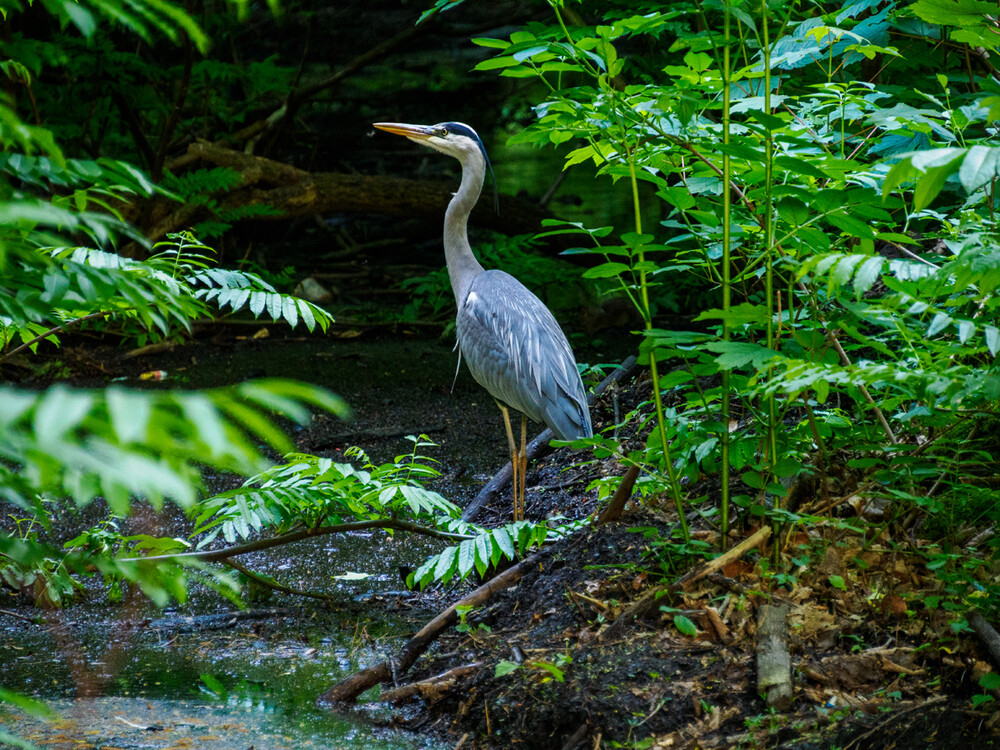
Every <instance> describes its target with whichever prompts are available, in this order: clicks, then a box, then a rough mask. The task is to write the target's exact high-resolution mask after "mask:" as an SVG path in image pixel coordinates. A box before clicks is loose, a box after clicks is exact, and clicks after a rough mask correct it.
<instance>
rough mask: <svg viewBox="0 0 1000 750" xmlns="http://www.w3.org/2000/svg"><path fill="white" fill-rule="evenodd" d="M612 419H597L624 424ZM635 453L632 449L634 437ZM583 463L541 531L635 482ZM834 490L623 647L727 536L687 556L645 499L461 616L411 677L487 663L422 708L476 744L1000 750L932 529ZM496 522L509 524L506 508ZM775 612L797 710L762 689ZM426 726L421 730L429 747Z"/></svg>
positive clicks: (539, 472)
mask: <svg viewBox="0 0 1000 750" xmlns="http://www.w3.org/2000/svg"><path fill="white" fill-rule="evenodd" d="M646 392H648V381H647V382H642V380H640V381H639V382H638V383H635V384H633V385H632V386H631V387H630V388H628V389H627V390H626V391H625V392H622V393H620V394H619V396H618V398H619V400H620V402H621V403H622V404H625V405H626V406H631V405H632V403H633V402H636V401H640V400H641V399H642V395H643V394H644V393H646ZM602 408H604V409H607V406H606V405H605V406H604V407H599V408H598V409H597V410H596V411H595V419H596V421H597V422H603V421H604V419H603V418H605V417H608V416H609V415H608V414H602V413H601V409H602ZM619 437H620V439H621V440H622V445H623V447H627V446H628V445H629V443H630V442H632V441H635V440H636V439H637V438H636V437H635V436H634V435H627V434H623V435H620V436H619ZM623 452H624V451H623ZM567 463H569V458H568V457H567V456H566V455H565V454H562V453H560V452H557V453H556V454H554V455H552V456H551V457H549V458H548V459H546V460H544V461H542V462H540V463H539V464H538V465H536V466H535V467H534V468H533V469H529V474H528V486H529V493H528V512H529V515H534V516H535V517H536V518H538V517H543V516H545V515H550V514H559V515H572V516H578V517H579V516H582V515H585V514H587V513H591V512H593V511H594V510H595V508H597V503H596V498H595V494H596V493H595V492H594V491H593V490H591V491H589V492H586V493H584V492H583V488H584V487H585V486H586V484H587V482H589V481H593V480H594V479H595V478H597V477H599V476H602V475H603V476H615V475H621V474H622V473H624V470H625V469H624V467H623V466H622V465H620V464H618V463H617V461H616V460H615V459H613V458H609V459H605V460H601V461H596V462H593V463H591V464H589V465H585V466H581V465H576V466H572V467H570V468H569V469H566V470H561V469H562V467H563V466H565V465H566V464H567ZM830 474H831V475H836V476H837V477H838V481H839V482H840V485H839V486H836V487H834V488H833V489H834V490H836V491H833V492H832V495H833V496H834V497H845V498H850V499H851V500H852V501H853V502H848V500H844V501H842V502H840V503H837V504H834V505H832V507H829V506H826V507H824V512H823V515H813V516H809V517H808V520H801V519H800V520H799V521H798V522H797V523H794V524H792V525H787V526H782V527H781V531H780V533H779V535H778V538H779V539H780V540H781V549H780V553H779V554H777V556H776V555H775V552H774V549H773V546H772V543H771V542H772V539H773V537H772V539H769V540H767V541H766V542H765V543H763V544H762V545H760V546H759V547H758V548H756V549H753V550H751V551H750V552H748V553H747V554H745V555H743V556H742V558H738V559H735V560H734V561H732V562H730V563H728V564H727V565H726V566H724V567H722V568H721V569H720V570H719V571H717V572H716V573H713V574H712V575H709V576H707V577H705V578H704V579H702V580H701V581H700V582H699V583H698V584H696V585H695V586H694V587H693V588H692V589H691V590H690V591H688V592H686V593H683V594H680V595H674V594H667V595H665V596H662V597H660V598H658V599H656V601H655V605H654V606H653V607H652V611H651V613H649V614H647V615H646V616H645V617H640V618H639V619H637V620H636V621H634V622H631V623H630V624H629V625H628V626H627V627H625V628H623V629H619V630H617V632H616V631H609V628H611V627H612V625H613V624H614V623H615V622H616V620H618V618H619V617H621V616H622V615H623V613H625V612H626V611H627V610H628V609H629V607H630V605H633V604H634V603H636V602H638V601H639V600H641V599H642V598H643V597H644V596H646V595H649V594H650V592H652V591H654V590H656V589H660V588H663V587H664V586H663V585H664V583H670V582H672V581H675V580H676V579H677V578H678V577H680V576H681V575H683V574H684V573H685V572H686V571H688V570H690V569H691V568H693V567H695V566H697V565H699V564H702V563H703V562H704V560H705V559H706V558H708V557H711V555H710V554H708V553H709V552H710V551H711V550H713V549H717V547H718V537H717V534H716V532H715V531H713V530H712V528H711V525H710V524H709V523H707V522H706V521H705V520H704V519H703V518H702V517H699V515H697V514H691V521H692V524H691V525H692V529H691V531H692V541H691V542H689V543H687V544H683V543H681V541H680V540H679V539H678V538H677V537H676V534H677V528H678V524H677V517H676V511H675V509H674V506H673V504H672V502H671V501H670V498H669V497H667V496H666V494H665V493H661V494H660V495H657V494H651V495H649V496H647V497H646V498H645V499H641V500H639V499H638V495H636V497H634V498H633V500H632V501H630V503H629V505H628V506H627V508H626V512H625V514H624V516H623V517H622V519H621V520H620V521H618V522H614V523H610V524H606V525H604V526H600V527H594V528H591V529H589V530H588V531H585V532H582V533H580V534H578V535H577V536H575V537H572V538H569V539H567V540H564V541H562V542H559V543H558V544H554V545H551V546H549V547H547V548H546V549H545V550H544V551H543V552H541V553H539V556H538V565H537V567H536V568H534V569H533V570H532V571H531V572H530V573H529V574H528V575H526V576H525V577H524V578H523V579H522V580H521V581H520V583H519V584H518V585H517V586H516V587H514V588H512V589H508V590H506V591H502V592H500V593H498V594H496V595H494V597H493V598H492V599H491V600H490V601H489V602H488V603H487V604H486V605H484V606H483V607H482V608H481V609H478V610H473V611H471V612H466V613H463V617H462V622H461V624H460V625H459V626H458V628H457V629H456V630H453V631H451V632H450V634H448V635H446V636H445V637H443V638H442V639H441V640H440V641H439V643H438V644H437V645H436V647H435V648H434V649H433V650H432V651H431V652H430V653H429V654H428V655H426V656H425V657H424V658H423V659H422V660H421V661H420V662H418V664H417V668H416V670H415V671H414V672H413V673H412V674H410V675H408V676H407V678H406V679H405V680H402V681H405V682H409V681H417V680H422V679H425V678H426V677H429V676H432V675H438V674H440V673H442V672H445V671H446V670H449V669H452V668H455V667H460V666H463V665H468V664H478V665H479V666H478V668H477V669H475V670H474V671H473V672H472V674H471V675H468V676H466V677H462V678H459V680H458V681H457V682H456V683H454V684H452V685H451V686H450V687H449V688H445V689H443V690H441V691H440V692H438V693H435V694H430V695H425V696H424V698H425V700H426V703H427V708H428V711H429V714H430V717H431V721H430V724H429V726H431V727H433V729H434V731H436V732H439V733H441V734H444V735H446V736H447V737H448V739H449V740H450V741H460V742H462V741H463V738H464V742H462V745H461V746H462V747H478V748H488V747H497V748H501V747H525V748H560V747H602V748H607V747H629V748H631V747H635V748H658V747H663V748H666V747H692V748H693V747H699V748H712V747H715V748H736V747H745V748H755V747H759V748H763V747H782V748H827V747H840V748H882V747H893V748H954V747H961V746H962V745H963V744H970V743H971V746H973V747H990V746H995V745H998V744H1000V714H998V713H997V712H996V711H995V706H996V703H995V701H994V700H993V695H992V693H991V690H989V689H987V687H984V685H990V684H991V683H990V680H991V679H992V677H993V673H994V670H995V667H994V666H991V665H990V663H989V656H988V654H987V651H986V648H985V646H984V645H983V644H982V643H981V642H980V641H979V639H978V637H977V636H976V635H975V633H974V632H972V630H971V629H970V628H969V626H968V625H967V624H966V621H965V614H966V611H964V610H962V606H963V605H962V601H961V598H960V597H956V596H955V595H954V592H953V591H951V592H950V591H949V587H948V585H947V584H946V583H945V581H946V580H947V574H946V573H944V572H943V570H942V554H941V551H940V547H939V542H934V543H932V542H931V541H929V540H926V539H923V538H921V536H920V534H919V530H920V529H921V528H927V529H929V528H932V526H933V524H927V523H925V524H923V525H921V524H913V525H911V526H909V527H906V528H904V527H903V526H901V525H898V526H894V527H892V529H891V533H890V531H887V530H886V529H887V528H888V527H880V526H878V525H877V524H875V523H873V522H870V521H868V520H866V519H865V518H863V517H861V516H859V513H861V514H862V516H863V515H865V514H869V515H870V513H871V512H872V508H871V507H870V506H866V505H865V504H863V503H861V504H859V503H858V501H857V496H856V495H854V494H853V493H852V491H851V488H856V487H857V480H856V478H852V477H851V476H850V471H848V470H847V469H846V468H845V469H844V470H843V471H840V472H836V471H833V470H832V468H831V472H830ZM713 482H714V486H713ZM717 483H718V480H717V478H711V479H704V480H702V481H701V482H700V483H699V485H697V486H694V487H689V488H687V490H688V493H689V495H690V496H694V497H697V496H701V497H707V498H709V500H706V501H704V503H703V505H702V506H701V508H700V513H701V514H702V516H706V517H709V518H710V517H711V514H712V512H713V508H714V502H715V501H714V499H713V498H716V497H717V496H718V486H717ZM532 488H534V491H532ZM793 494H795V493H793ZM820 501H821V498H817V497H813V496H812V495H810V494H809V491H808V488H806V489H800V490H799V491H798V496H797V499H796V502H797V503H798V505H799V507H800V509H801V508H809V507H811V506H813V504H816V503H820ZM688 507H689V509H690V508H691V507H692V506H688ZM489 510H490V511H491V512H492V513H494V514H495V515H496V517H497V519H501V518H503V517H504V516H505V515H506V514H507V513H509V507H508V505H507V499H506V497H505V498H504V499H502V500H498V501H496V503H495V505H494V507H493V508H491V509H489ZM752 518H753V516H747V517H746V518H744V519H743V520H744V526H743V528H742V529H739V530H737V531H734V532H733V534H732V539H731V543H730V546H732V545H734V544H736V543H738V542H739V541H741V540H742V539H744V538H746V537H748V536H750V535H751V534H752V533H754V532H755V531H756V530H757V529H758V528H759V527H758V526H756V525H754V523H753V521H752V520H749V519H752ZM672 534H674V535H675V536H674V537H672V536H671V535H672ZM952 551H958V550H956V549H954V548H953V550H952ZM956 559H957V558H956ZM952 564H954V561H953V563H952ZM451 598H455V596H454V595H453V596H452V597H451ZM766 604H787V605H788V606H789V615H788V620H787V634H788V646H789V651H790V654H791V663H792V679H793V683H794V689H795V693H794V696H795V701H794V705H793V707H792V708H791V710H789V711H787V712H778V711H774V710H771V709H769V708H768V706H767V705H766V702H765V701H764V699H763V698H762V697H761V695H760V693H759V692H758V688H757V666H756V655H755V650H756V643H757V639H756V633H757V622H758V616H759V613H760V609H761V607H762V606H763V605H766ZM609 632H610V634H609ZM984 677H985V678H986V679H985V680H984V679H983V678H984ZM981 681H982V682H981ZM427 720H428V717H427V715H424V716H422V717H421V718H420V719H419V722H420V725H421V726H420V728H421V731H426V729H427V727H428V723H427Z"/></svg>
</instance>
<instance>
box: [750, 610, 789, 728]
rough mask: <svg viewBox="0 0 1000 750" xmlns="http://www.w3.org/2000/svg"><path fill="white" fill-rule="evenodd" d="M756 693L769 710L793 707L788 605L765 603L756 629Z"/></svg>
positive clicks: (784, 709)
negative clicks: (763, 698) (761, 695)
mask: <svg viewBox="0 0 1000 750" xmlns="http://www.w3.org/2000/svg"><path fill="white" fill-rule="evenodd" d="M757 692H758V693H761V694H763V695H765V696H766V700H767V706H768V708H774V709H776V710H778V711H787V710H788V709H789V708H791V707H792V697H793V696H792V657H791V655H790V654H789V653H788V605H787V604H778V605H774V604H765V605H764V606H762V607H761V608H760V622H759V625H758V627H757Z"/></svg>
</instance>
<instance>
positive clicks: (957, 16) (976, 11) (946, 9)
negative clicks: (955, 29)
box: [908, 0, 997, 26]
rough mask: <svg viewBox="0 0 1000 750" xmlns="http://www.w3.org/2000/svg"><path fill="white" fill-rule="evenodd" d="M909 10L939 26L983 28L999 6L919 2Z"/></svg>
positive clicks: (961, 0) (966, 0) (979, 0)
mask: <svg viewBox="0 0 1000 750" xmlns="http://www.w3.org/2000/svg"><path fill="white" fill-rule="evenodd" d="M908 10H909V11H910V12H911V13H913V15H915V16H916V17H917V18H919V19H920V20H922V21H927V23H933V24H937V25H938V26H983V25H985V24H986V17H987V16H989V15H991V14H996V12H997V6H996V3H994V2H988V1H987V0H917V2H915V3H913V4H912V5H910V6H909V8H908Z"/></svg>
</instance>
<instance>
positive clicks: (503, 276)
mask: <svg viewBox="0 0 1000 750" xmlns="http://www.w3.org/2000/svg"><path fill="white" fill-rule="evenodd" d="M457 327H458V342H459V346H460V347H461V349H462V351H463V352H464V353H465V360H466V363H467V364H468V365H469V370H470V371H471V372H472V375H473V377H474V378H475V379H476V381H477V382H478V383H479V384H480V385H482V386H483V387H484V388H486V390H487V391H489V393H490V394H491V395H492V396H493V397H494V398H496V399H498V400H499V401H501V402H503V403H505V404H507V405H508V406H510V407H512V408H514V409H517V410H518V411H521V412H524V413H525V414H527V415H528V416H529V417H530V418H531V419H533V420H535V421H539V422H543V423H544V424H546V425H547V426H548V427H550V428H552V431H553V432H554V433H555V434H556V436H557V437H560V438H562V439H574V438H578V437H582V436H587V437H589V436H590V435H591V426H590V415H589V413H588V411H587V407H586V394H585V393H584V390H583V383H582V381H581V380H580V375H579V372H578V371H577V369H576V361H575V359H574V357H573V351H572V349H571V348H570V346H569V342H568V341H566V337H565V335H564V334H563V332H562V329H560V328H559V324H558V323H557V322H556V320H555V318H553V317H552V313H550V312H549V311H548V309H547V308H546V307H545V305H543V304H542V302H541V301H540V300H539V299H538V298H537V297H536V296H535V295H534V294H532V293H531V292H530V291H528V289H527V288H525V286H524V285H523V284H521V282H519V281H518V280H517V279H515V278H514V277H513V276H511V275H510V274H508V273H505V272H503V271H485V272H483V273H481V274H479V275H478V276H476V278H475V279H473V282H472V284H471V286H470V290H469V293H468V294H467V296H466V299H465V300H464V301H463V304H462V305H460V307H459V311H458V318H457Z"/></svg>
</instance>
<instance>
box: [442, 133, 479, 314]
mask: <svg viewBox="0 0 1000 750" xmlns="http://www.w3.org/2000/svg"><path fill="white" fill-rule="evenodd" d="M463 157H464V158H462V159H461V162H462V184H461V185H459V188H458V192H456V193H455V195H454V197H453V198H452V199H451V202H450V203H449V204H448V210H447V211H445V214H444V258H445V263H446V264H447V266H448V277H449V278H450V279H451V290H452V292H454V293H455V300H456V301H457V302H458V304H459V305H461V304H462V301H463V300H464V299H465V296H466V294H467V293H468V290H469V285H470V284H471V283H472V279H473V277H475V276H476V275H477V274H480V273H482V272H483V267H482V265H480V263H479V261H478V260H476V256H475V255H473V253H472V246H471V245H469V233H468V220H469V214H470V213H471V212H472V209H473V208H474V207H475V205H476V201H478V200H479V194H480V193H481V192H482V190H483V180H484V178H485V176H486V162H485V160H484V159H483V156H482V154H480V153H478V152H477V153H473V154H464V155H463Z"/></svg>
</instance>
